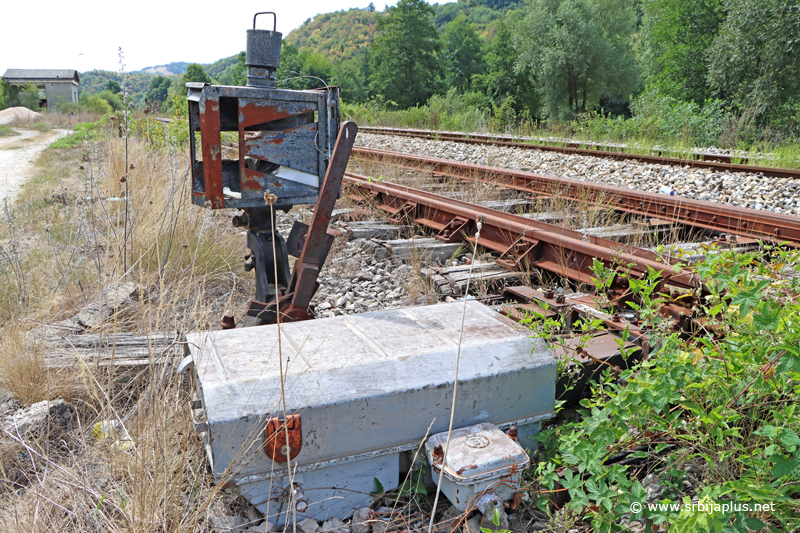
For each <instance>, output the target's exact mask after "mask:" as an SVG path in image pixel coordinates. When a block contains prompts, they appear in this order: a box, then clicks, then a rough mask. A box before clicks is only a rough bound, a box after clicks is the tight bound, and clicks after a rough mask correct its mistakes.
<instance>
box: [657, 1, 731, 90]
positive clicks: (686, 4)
mask: <svg viewBox="0 0 800 533" xmlns="http://www.w3.org/2000/svg"><path fill="white" fill-rule="evenodd" d="M724 19H725V14H724V9H723V0H650V1H649V2H648V3H647V4H645V16H644V21H643V31H642V41H643V44H644V54H643V55H644V61H643V65H644V66H645V72H646V77H647V85H648V88H650V89H655V90H656V91H657V92H659V93H661V94H664V95H666V96H671V97H673V98H676V99H678V100H683V101H688V102H694V103H696V104H699V105H702V104H703V102H705V101H706V99H707V98H709V97H710V96H711V88H710V87H709V85H708V83H707V80H706V78H707V73H708V68H709V62H708V50H709V48H711V45H712V43H713V42H714V38H715V36H716V34H717V32H718V30H719V27H720V24H722V21H723V20H724Z"/></svg>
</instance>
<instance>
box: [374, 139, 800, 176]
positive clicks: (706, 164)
mask: <svg viewBox="0 0 800 533" xmlns="http://www.w3.org/2000/svg"><path fill="white" fill-rule="evenodd" d="M360 131H361V132H363V133H373V134H376V135H396V136H401V137H413V138H418V139H426V140H438V141H452V142H459V143H466V144H485V145H492V146H506V147H511V148H522V149H527V150H541V151H547V152H558V153H562V154H572V155H582V156H592V157H602V158H606V159H613V160H617V161H624V160H635V161H638V162H642V163H651V164H659V165H672V166H685V167H691V168H702V169H710V170H714V171H718V172H746V173H750V174H761V175H764V176H770V177H775V178H792V179H797V178H800V170H793V169H782V168H775V167H765V166H756V165H748V164H743V163H734V162H733V161H734V160H741V161H743V162H749V160H748V159H746V158H733V157H731V156H729V155H725V154H710V153H697V154H695V155H696V157H697V158H696V159H685V158H679V157H674V156H670V155H667V154H674V152H671V151H667V150H652V152H653V153H650V154H632V153H626V152H621V151H614V150H609V148H612V147H613V145H607V144H599V143H591V142H578V141H565V142H563V143H560V145H559V146H553V145H547V144H535V143H533V142H522V141H521V140H519V139H518V138H516V139H515V138H514V137H507V136H499V135H486V134H464V133H453V132H437V131H427V130H411V129H396V128H376V127H362V128H361V129H360ZM585 146H591V148H582V147H585Z"/></svg>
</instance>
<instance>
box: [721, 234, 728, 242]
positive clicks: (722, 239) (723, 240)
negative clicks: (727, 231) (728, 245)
mask: <svg viewBox="0 0 800 533" xmlns="http://www.w3.org/2000/svg"><path fill="white" fill-rule="evenodd" d="M727 240H728V238H727V237H726V236H725V235H724V234H723V235H720V236H719V242H725V241H727Z"/></svg>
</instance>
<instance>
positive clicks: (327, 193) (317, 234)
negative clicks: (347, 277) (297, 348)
mask: <svg viewBox="0 0 800 533" xmlns="http://www.w3.org/2000/svg"><path fill="white" fill-rule="evenodd" d="M357 133H358V126H356V123H355V122H351V121H348V122H345V123H344V124H342V127H341V129H340V130H339V136H338V137H337V138H336V145H335V146H334V148H333V154H332V155H331V159H330V162H329V163H328V170H327V172H326V173H325V180H324V181H323V183H322V187H321V188H320V193H319V198H318V199H317V205H316V207H315V208H314V215H313V217H312V219H311V224H310V225H309V227H308V233H307V234H306V235H305V237H304V238H303V240H304V243H303V247H302V250H303V251H302V252H301V254H300V258H299V259H298V260H297V261H296V262H295V264H294V270H293V271H292V279H291V281H290V283H289V290H288V291H287V294H286V295H285V296H283V297H280V298H279V299H278V300H277V301H279V302H280V313H281V322H293V321H299V320H308V319H309V318H312V314H311V313H310V312H309V309H308V306H309V304H310V303H311V298H313V297H314V293H315V292H317V288H318V287H319V283H318V282H317V278H318V277H319V271H320V269H322V265H323V263H324V262H325V258H326V257H327V256H328V252H329V251H330V249H331V245H332V244H333V240H334V239H335V237H336V234H335V233H334V232H333V231H332V230H330V229H328V224H329V223H330V220H331V213H332V212H333V206H334V204H335V203H336V198H337V197H338V196H339V191H340V190H341V185H342V178H343V176H344V172H345V169H346V168H347V162H348V161H349V159H350V151H351V150H352V148H353V144H354V143H355V140H356V134H357ZM277 309H278V305H277V303H276V302H275V301H273V302H269V303H267V302H258V301H255V300H253V301H251V302H250V307H249V310H248V314H249V315H250V316H254V317H257V318H260V319H262V320H264V321H265V322H267V323H274V322H275V321H276V319H277Z"/></svg>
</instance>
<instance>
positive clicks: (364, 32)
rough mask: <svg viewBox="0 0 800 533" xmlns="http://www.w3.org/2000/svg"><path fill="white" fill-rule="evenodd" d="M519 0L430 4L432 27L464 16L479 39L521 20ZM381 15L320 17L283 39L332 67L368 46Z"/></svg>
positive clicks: (350, 11)
mask: <svg viewBox="0 0 800 533" xmlns="http://www.w3.org/2000/svg"><path fill="white" fill-rule="evenodd" d="M524 6H525V3H524V2H523V0H458V1H457V2H448V3H446V4H434V5H433V9H434V11H435V12H436V13H435V15H434V24H435V25H436V28H437V29H438V30H439V31H442V30H443V28H444V26H445V25H446V24H447V23H448V22H451V21H452V20H454V19H455V18H456V17H457V16H458V14H459V13H462V12H463V13H464V14H465V15H466V16H467V19H469V20H470V21H471V22H472V23H473V24H475V25H476V27H477V30H478V33H479V34H481V36H482V37H487V36H490V35H492V34H493V32H492V28H493V26H494V24H495V23H496V22H497V21H499V20H507V21H508V20H518V19H520V18H522V15H523V13H524ZM383 15H384V13H383V12H381V11H374V10H372V11H371V10H370V8H366V9H359V8H353V9H348V10H346V11H345V10H341V11H336V12H334V13H322V14H319V15H317V16H315V17H313V18H309V19H308V20H306V21H305V22H304V23H303V24H302V26H300V27H299V28H296V29H294V30H292V31H291V32H289V34H288V35H286V36H284V41H285V42H286V43H287V44H291V45H292V46H295V47H296V48H298V49H310V50H312V51H313V52H317V53H319V54H322V55H323V56H325V57H327V58H328V59H330V60H331V61H333V62H334V63H336V62H339V61H345V60H348V59H352V58H353V57H355V56H356V54H357V53H358V52H359V51H360V50H361V49H363V48H366V47H367V46H369V44H370V43H371V42H372V39H373V37H374V35H375V31H376V29H377V26H378V19H379V18H380V17H382V16H383Z"/></svg>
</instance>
